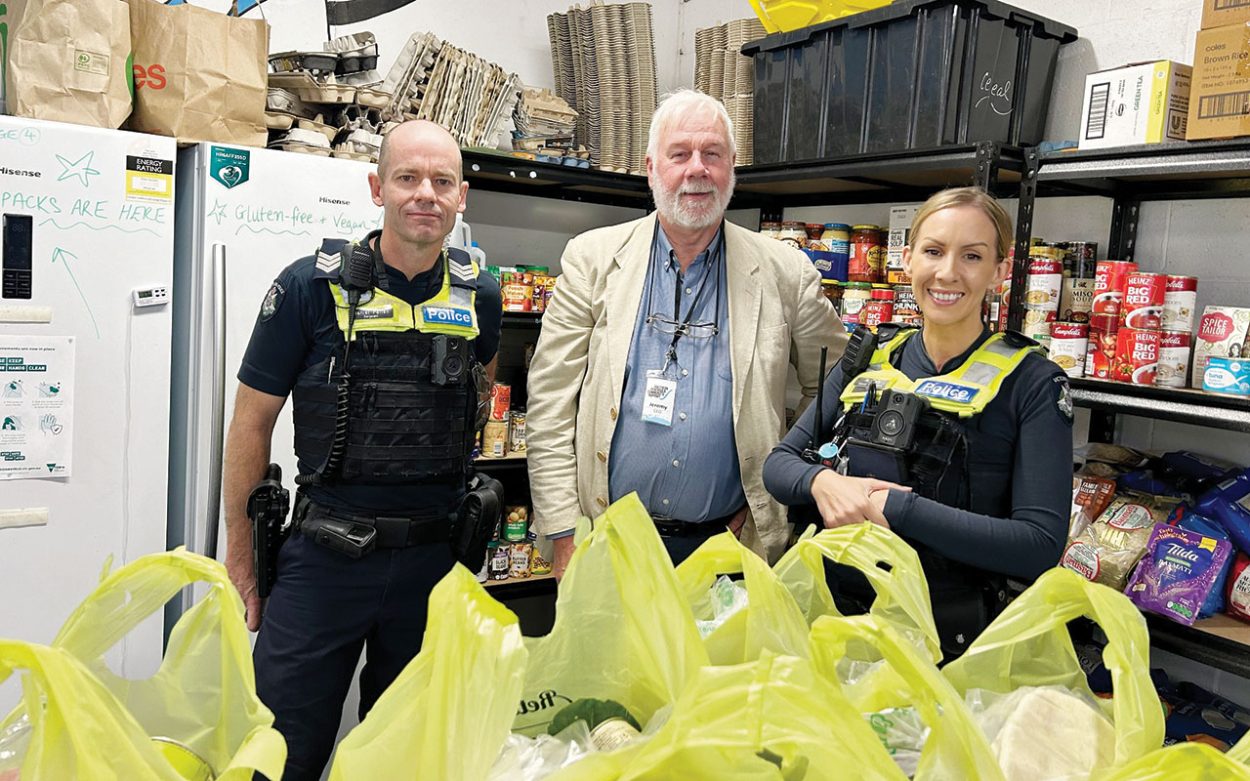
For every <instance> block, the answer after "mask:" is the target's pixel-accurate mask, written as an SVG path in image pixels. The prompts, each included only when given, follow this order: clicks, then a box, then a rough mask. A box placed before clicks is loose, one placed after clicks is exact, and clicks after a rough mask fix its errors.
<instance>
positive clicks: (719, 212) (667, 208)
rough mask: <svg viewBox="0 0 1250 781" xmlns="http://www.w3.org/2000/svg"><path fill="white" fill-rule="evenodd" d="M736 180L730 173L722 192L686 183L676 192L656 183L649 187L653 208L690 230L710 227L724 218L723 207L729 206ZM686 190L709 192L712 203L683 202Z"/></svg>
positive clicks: (669, 219)
mask: <svg viewBox="0 0 1250 781" xmlns="http://www.w3.org/2000/svg"><path fill="white" fill-rule="evenodd" d="M736 181H737V179H736V177H735V176H733V175H732V174H731V175H730V177H729V186H728V187H726V188H725V191H724V192H718V191H717V190H716V189H715V188H714V187H713V186H711V185H695V186H690V185H686V184H682V185H681V186H680V187H679V188H678V189H677V191H676V192H669V191H666V190H664V188H663V185H658V184H657V185H653V186H652V187H651V197H652V198H653V199H654V200H655V210H656V211H657V212H659V214H660V216H661V217H663V218H664V219H665V220H666V221H668V222H671V223H672V224H674V225H677V226H680V227H682V228H687V229H690V230H699V229H701V228H710V227H711V226H713V225H715V224H716V223H718V222H720V221H721V219H723V218H724V216H725V209H726V208H727V207H728V206H729V201H730V199H732V198H733V194H734V185H735V183H736ZM705 188H706V189H705ZM686 192H711V193H712V194H713V196H712V203H710V204H707V205H705V206H693V205H690V204H686V203H683V202H682V200H681V196H682V195H683V194H684V193H686Z"/></svg>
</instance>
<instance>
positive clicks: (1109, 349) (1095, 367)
mask: <svg viewBox="0 0 1250 781" xmlns="http://www.w3.org/2000/svg"><path fill="white" fill-rule="evenodd" d="M1119 332H1120V316H1119V315H1118V314H1116V315H1090V317H1089V346H1088V348H1087V352H1086V360H1085V376H1086V377H1096V378H1097V379H1100V380H1109V379H1111V365H1112V363H1114V361H1115V350H1116V341H1117V339H1116V337H1117V335H1118V334H1119Z"/></svg>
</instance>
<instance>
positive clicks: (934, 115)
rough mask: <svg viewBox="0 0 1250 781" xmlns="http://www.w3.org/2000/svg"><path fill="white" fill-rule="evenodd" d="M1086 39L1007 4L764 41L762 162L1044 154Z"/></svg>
mask: <svg viewBox="0 0 1250 781" xmlns="http://www.w3.org/2000/svg"><path fill="white" fill-rule="evenodd" d="M1076 37H1077V33H1076V30H1074V29H1073V28H1071V27H1068V26H1066V25H1063V24H1059V23H1057V22H1054V21H1051V20H1049V19H1046V18H1044V17H1041V16H1038V15H1036V14H1033V13H1029V12H1026V11H1023V10H1021V9H1018V8H1015V7H1013V6H1010V5H1007V4H1005V3H1001V2H997V0H896V1H895V2H894V3H891V4H890V5H888V6H885V7H884V8H878V9H877V10H875V11H869V12H867V13H862V14H856V15H854V16H848V17H845V18H842V19H838V20H836V21H832V22H826V23H824V24H818V25H815V26H813V27H806V28H803V29H801V30H796V31H794V32H788V33H778V34H776V35H770V36H768V37H766V38H763V39H760V40H758V41H753V42H751V43H749V44H747V45H746V46H744V47H743V49H742V53H743V54H745V55H748V56H751V57H753V58H754V60H755V100H754V117H755V121H754V146H753V150H754V163H755V164H756V165H761V164H768V163H780V162H797V161H801V160H819V159H825V158H831V157H840V156H843V155H853V154H859V153H865V152H891V151H899V150H906V149H926V148H931V147H938V146H943V145H947V144H966V143H975V142H978V141H997V142H1000V143H1005V144H1016V145H1021V146H1027V145H1033V144H1037V143H1038V142H1040V141H1041V140H1042V134H1043V130H1044V128H1045V124H1046V113H1047V108H1048V105H1049V103H1050V92H1051V85H1052V82H1053V81H1054V74H1055V63H1056V60H1057V57H1058V54H1059V46H1060V45H1061V44H1064V43H1070V42H1072V41H1075V40H1076Z"/></svg>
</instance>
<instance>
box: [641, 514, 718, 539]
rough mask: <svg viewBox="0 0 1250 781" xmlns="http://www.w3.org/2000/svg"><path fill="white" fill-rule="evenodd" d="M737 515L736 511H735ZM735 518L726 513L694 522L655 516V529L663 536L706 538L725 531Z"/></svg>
mask: <svg viewBox="0 0 1250 781" xmlns="http://www.w3.org/2000/svg"><path fill="white" fill-rule="evenodd" d="M735 515H736V513H735ZM733 519H734V516H733V515H726V516H725V517H724V518H716V519H715V520H711V521H703V522H700V523H694V522H692V521H679V520H676V519H674V518H665V517H663V516H657V517H654V518H653V519H652V520H654V521H655V530H656V531H658V532H659V533H660V536H661V537H694V538H704V537H711V536H713V535H716V534H720V533H721V532H723V531H725V527H726V526H728V525H729V522H730V521H732V520H733Z"/></svg>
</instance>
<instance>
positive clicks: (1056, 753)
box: [968, 686, 1115, 781]
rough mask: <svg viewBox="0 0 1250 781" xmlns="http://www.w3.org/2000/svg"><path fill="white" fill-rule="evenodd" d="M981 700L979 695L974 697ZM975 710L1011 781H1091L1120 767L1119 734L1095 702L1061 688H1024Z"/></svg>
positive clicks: (995, 698)
mask: <svg viewBox="0 0 1250 781" xmlns="http://www.w3.org/2000/svg"><path fill="white" fill-rule="evenodd" d="M968 694H969V698H970V700H973V701H975V700H977V699H979V698H980V695H982V694H985V693H982V692H979V691H975V690H974V691H970V692H969V693H968ZM990 696H991V697H992V698H993V700H994V702H993V703H992V704H991V705H990V706H989V707H988V708H986V709H984V710H979V709H978V708H977V707H975V706H974V707H973V708H972V710H973V713H974V714H975V715H976V717H977V721H978V723H980V724H982V727H983V728H985V729H986V734H987V736H988V737H990V738H991V741H990V747H991V748H992V749H993V750H994V756H995V757H997V759H998V763H999V764H1000V765H1001V766H1002V768H1003V775H1005V776H1006V777H1007V778H1008V779H1010V780H1011V781H1049V780H1050V779H1055V778H1070V777H1075V778H1087V777H1088V776H1089V774H1090V773H1091V772H1093V771H1094V770H1097V769H1100V768H1108V767H1111V766H1112V765H1113V764H1114V763H1115V728H1114V727H1113V726H1112V724H1111V720H1110V719H1108V718H1107V717H1106V716H1105V715H1104V714H1103V713H1102V712H1101V711H1099V710H1098V708H1097V706H1095V705H1094V704H1093V703H1092V702H1089V701H1087V700H1086V699H1085V698H1084V697H1082V696H1080V695H1078V694H1076V693H1075V692H1071V691H1068V690H1066V689H1064V688H1062V687H1059V686H1024V687H1021V688H1019V689H1016V690H1015V691H1013V692H1011V693H1010V694H1008V695H1006V696H1005V697H1001V698H999V697H997V696H996V695H990Z"/></svg>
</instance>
